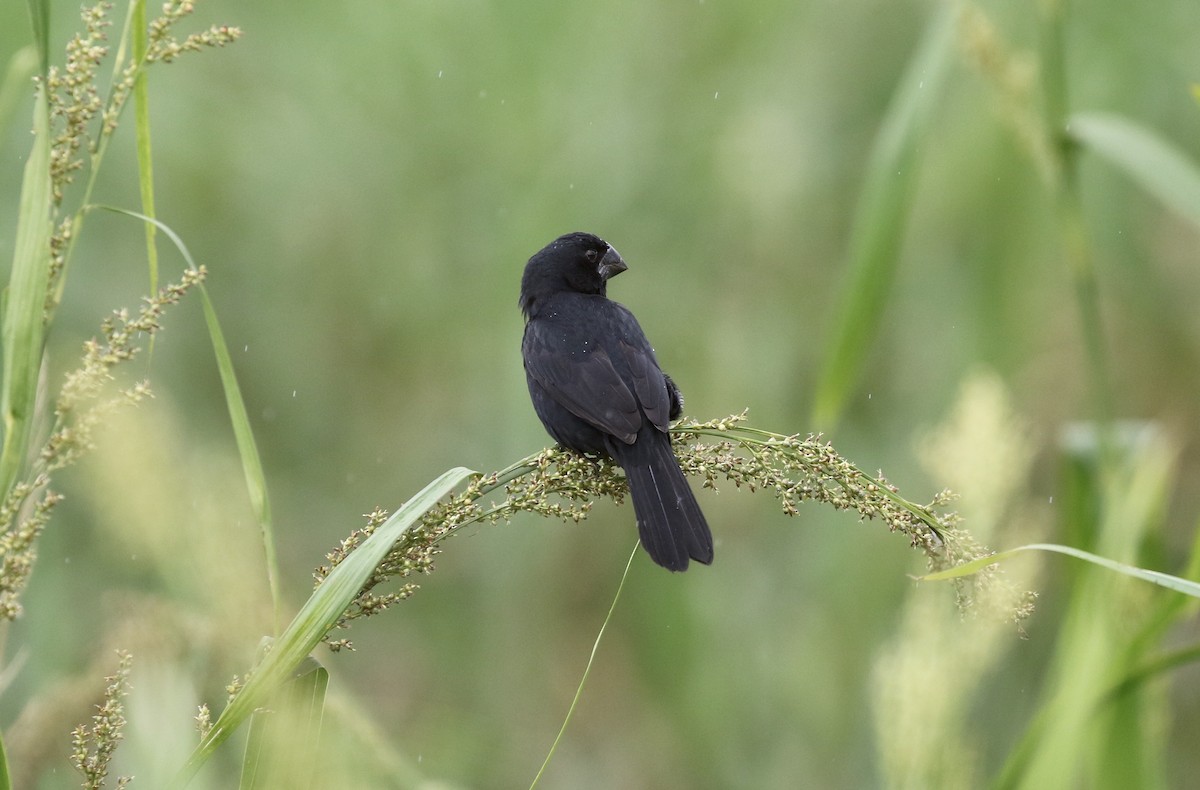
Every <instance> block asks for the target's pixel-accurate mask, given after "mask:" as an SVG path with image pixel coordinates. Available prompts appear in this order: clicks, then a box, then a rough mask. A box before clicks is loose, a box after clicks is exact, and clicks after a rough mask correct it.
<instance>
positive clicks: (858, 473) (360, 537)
mask: <svg viewBox="0 0 1200 790" xmlns="http://www.w3.org/2000/svg"><path fill="white" fill-rule="evenodd" d="M745 420H746V413H745V412H742V413H741V414H736V415H732V416H730V417H725V418H722V419H718V420H711V421H709V422H682V423H680V424H679V425H677V426H676V427H675V428H673V429H672V433H673V434H674V438H675V452H676V455H678V457H679V462H680V465H681V466H682V467H683V470H684V471H685V472H686V473H688V474H690V475H693V476H696V477H699V478H701V479H702V480H703V485H704V487H705V488H712V489H714V490H715V489H716V488H717V485H718V483H719V482H720V481H722V480H724V481H728V482H732V483H733V484H734V486H735V487H737V488H746V489H748V490H750V491H768V492H771V493H772V494H774V496H775V497H776V498H778V499H779V501H780V505H781V507H782V509H783V512H784V513H785V514H786V515H789V516H794V515H797V514H798V513H799V509H798V507H797V505H798V504H799V503H800V502H802V501H805V500H814V501H816V502H822V503H824V504H827V505H831V506H833V507H834V508H836V509H838V510H853V511H855V512H857V513H858V515H859V518H860V519H861V520H878V521H881V522H883V524H884V525H886V526H887V528H888V529H889V530H891V531H893V532H900V533H903V534H904V535H905V536H906V537H907V538H908V539H909V542H910V544H911V545H912V546H913V547H914V548H917V549H920V550H921V551H922V552H923V553H924V554H925V556H926V559H927V562H928V565H929V568H930V570H931V571H940V570H944V569H947V568H951V567H954V566H956V565H961V564H962V563H964V562H970V561H972V560H976V559H979V558H981V557H987V556H989V555H990V553H991V552H990V551H989V550H988V549H986V548H985V547H983V546H981V545H980V544H979V543H978V542H976V541H975V540H974V539H973V538H972V537H971V536H970V535H969V534H968V533H967V532H966V531H964V530H963V529H961V528H960V526H959V524H958V521H959V520H958V517H957V515H956V514H954V513H953V512H947V511H944V510H943V508H944V506H945V505H946V504H947V503H948V502H949V501H951V500H952V499H953V495H952V494H950V492H942V493H940V494H938V495H937V496H936V497H934V499H933V501H931V502H930V503H929V504H927V505H920V504H917V503H915V502H912V501H910V500H908V499H906V498H905V497H903V496H901V495H900V493H899V491H898V490H897V489H896V487H895V486H893V485H891V484H890V483H888V482H887V480H886V479H884V477H883V476H882V475H869V474H867V473H865V472H863V471H862V470H861V469H859V468H858V467H857V466H855V465H854V464H852V463H850V462H849V461H847V460H846V459H845V458H843V457H842V456H841V455H839V454H838V453H837V451H836V450H834V449H833V446H832V445H831V444H829V443H828V442H825V441H823V440H822V439H821V438H820V437H819V436H808V437H806V438H801V437H800V436H798V435H785V434H778V433H772V432H770V431H764V430H760V429H757V428H751V427H749V426H747V425H744V424H743V423H744V422H745ZM710 438H711V439H716V441H714V442H708V441H704V440H706V439H710ZM625 495H626V486H625V478H624V475H623V474H622V473H621V471H620V468H619V467H617V466H616V465H614V464H613V463H612V462H611V461H609V460H607V459H598V458H590V457H587V456H583V455H579V454H578V453H574V452H570V451H566V450H562V449H558V448H547V449H545V450H542V451H541V452H539V453H535V454H534V455H530V456H527V457H526V458H522V459H521V460H520V461H517V462H516V463H514V464H512V465H510V466H508V467H506V468H505V469H502V470H500V471H498V472H493V473H490V474H486V475H479V476H477V477H475V478H473V479H472V481H471V482H470V484H469V485H468V486H467V488H466V489H465V490H464V491H462V492H461V493H459V494H455V495H453V496H452V497H450V498H449V499H447V500H445V501H443V502H441V503H439V504H438V505H436V506H435V507H433V508H432V509H430V510H429V511H428V512H427V513H425V515H424V516H423V517H422V519H421V521H420V523H419V524H418V525H416V526H415V527H414V528H413V529H411V530H409V531H408V532H406V533H405V534H404V535H403V536H402V538H401V540H400V541H398V542H397V543H396V544H395V545H394V546H393V547H392V549H391V551H390V552H389V553H388V554H387V556H386V557H384V559H383V561H382V562H380V563H379V564H378V565H377V566H376V568H375V571H374V573H373V574H372V575H371V576H370V577H369V578H368V579H367V581H366V582H365V583H364V585H363V587H362V590H361V591H360V592H359V594H358V596H357V597H356V598H355V599H354V600H353V601H352V602H351V604H350V605H349V606H348V607H347V608H346V611H345V613H344V614H343V615H342V617H341V618H340V619H339V620H338V621H337V623H336V624H335V630H344V629H346V628H347V627H349V625H350V623H351V622H352V621H354V620H357V619H359V618H361V617H366V616H370V615H372V614H377V613H378V612H381V611H383V610H385V609H387V608H388V607H390V606H392V605H393V604H395V603H397V602H399V601H401V600H404V599H405V598H407V597H409V596H410V595H412V594H413V593H414V592H415V591H416V590H417V587H418V585H417V583H416V582H415V581H413V578H414V575H415V574H424V573H429V572H431V571H432V570H433V568H434V557H435V556H436V555H437V554H438V553H439V552H440V551H441V548H440V546H441V543H442V541H444V540H445V539H446V538H447V537H449V536H450V535H452V534H454V533H455V532H457V531H458V530H460V529H462V528H463V527H466V526H470V525H472V524H479V523H491V524H495V523H498V522H500V521H502V520H503V521H506V522H507V521H509V520H510V519H511V518H512V517H513V516H515V515H516V514H518V513H522V512H527V513H536V514H539V515H542V516H546V517H552V518H558V519H562V520H564V521H574V522H578V521H581V520H583V519H584V518H586V517H587V514H588V512H589V511H590V510H591V508H592V503H593V502H594V501H595V500H596V499H599V498H605V497H607V498H611V499H612V500H613V501H615V502H617V503H621V502H622V501H623V500H624V498H625ZM387 515H388V514H387V513H386V512H385V511H383V510H378V509H377V510H376V511H375V512H374V513H371V514H370V515H369V516H368V523H367V525H366V527H364V528H363V529H360V530H356V531H355V532H354V533H352V534H351V535H350V536H349V537H347V538H346V539H345V540H343V541H342V543H341V545H339V546H338V547H337V548H335V549H334V550H333V551H331V552H329V554H328V555H327V558H328V560H329V564H328V565H326V566H322V567H320V568H318V569H317V570H316V572H315V577H316V580H317V586H318V587H319V586H320V584H321V583H322V581H323V580H324V579H325V578H326V577H327V576H328V575H329V574H330V572H331V571H332V570H333V569H334V568H336V567H337V566H338V565H339V564H340V563H342V562H343V561H344V560H345V559H346V558H347V557H348V556H350V555H351V553H352V552H353V551H354V550H355V549H356V548H357V547H358V546H360V545H362V544H363V542H365V541H366V540H367V539H368V538H369V537H370V536H371V534H372V533H373V532H374V531H375V529H376V528H377V527H378V525H379V524H382V523H383V522H384V520H386V518H387ZM389 582H392V583H393V584H394V585H395V584H398V586H393V587H392V589H391V590H390V591H387V592H382V593H381V592H378V590H380V589H381V588H382V587H383V585H385V584H386V583H389ZM954 583H955V584H956V589H957V597H958V604H959V606H960V607H961V608H962V609H963V610H964V611H971V612H979V611H981V610H984V611H988V612H991V613H993V614H998V615H1000V616H1002V617H1005V618H1007V619H1010V620H1012V621H1013V622H1020V621H1021V620H1023V619H1025V618H1026V617H1028V616H1029V614H1030V613H1031V612H1032V610H1033V599H1034V595H1033V594H1032V593H1029V592H1024V591H1020V590H1017V589H1016V588H1015V587H1014V586H1013V585H1012V583H1011V582H1010V581H1009V580H1008V579H1007V577H1006V576H1005V575H1004V574H1003V572H1002V571H1001V570H1000V569H999V568H998V567H988V568H987V569H985V570H984V571H982V572H980V573H978V574H975V575H973V576H971V577H969V578H959V579H956V580H955V582H954ZM331 636H332V634H331V635H330V636H327V637H326V642H327V643H328V644H329V646H330V647H331V648H332V649H334V650H340V649H342V648H347V649H352V648H353V645H352V643H351V642H350V640H348V639H344V638H339V639H333V638H331Z"/></svg>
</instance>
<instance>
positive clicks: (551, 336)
mask: <svg viewBox="0 0 1200 790" xmlns="http://www.w3.org/2000/svg"><path fill="white" fill-rule="evenodd" d="M605 346H606V344H604V343H601V342H598V341H597V339H596V333H590V332H586V331H583V330H580V329H578V328H574V327H571V326H568V325H565V324H561V323H558V322H550V321H544V320H534V321H530V322H529V323H528V324H527V325H526V327H525V338H524V341H523V342H522V352H523V355H524V357H525V370H526V372H528V374H529V375H530V377H531V378H532V379H533V380H534V381H536V382H537V383H538V384H540V385H541V386H542V388H543V389H545V390H546V392H547V393H548V394H549V395H550V397H552V398H553V399H554V400H555V401H557V402H558V403H559V404H560V405H562V406H563V407H564V408H565V409H567V411H569V412H571V413H572V414H574V415H575V416H576V417H579V418H580V419H582V420H584V421H585V422H587V423H589V424H591V425H593V426H595V427H596V428H598V429H599V430H601V431H603V432H605V433H607V434H610V435H612V436H615V437H616V438H618V439H620V440H621V441H623V442H625V443H626V444H630V443H632V442H633V440H634V439H635V438H636V437H637V432H638V429H639V428H640V427H641V426H642V415H641V411H640V410H639V408H638V398H637V397H635V395H634V391H632V390H630V388H629V386H628V385H627V384H626V383H625V381H624V380H623V379H622V378H621V375H620V374H619V373H618V372H617V370H616V368H615V367H614V366H613V358H612V356H611V355H610V354H609V352H608V350H607V348H606V347H605ZM618 364H621V363H620V361H618Z"/></svg>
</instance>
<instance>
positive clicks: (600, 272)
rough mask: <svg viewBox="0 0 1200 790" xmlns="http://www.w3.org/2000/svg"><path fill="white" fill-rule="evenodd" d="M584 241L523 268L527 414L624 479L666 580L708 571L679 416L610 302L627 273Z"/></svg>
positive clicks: (572, 237) (559, 243) (669, 386)
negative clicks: (616, 468) (699, 566)
mask: <svg viewBox="0 0 1200 790" xmlns="http://www.w3.org/2000/svg"><path fill="white" fill-rule="evenodd" d="M626 268H627V267H626V265H625V262H624V261H623V260H622V259H621V256H620V255H618V254H617V251H616V250H615V249H613V248H612V247H611V246H609V245H608V244H607V243H606V242H604V241H603V240H602V239H600V238H597V237H596V236H593V235H592V234H590V233H569V234H567V235H565V236H560V237H559V238H557V239H555V240H554V241H552V242H551V243H550V244H548V245H547V246H546V247H544V248H543V249H542V250H540V251H539V252H538V253H537V254H535V255H534V256H533V257H532V258H530V259H529V263H528V264H526V266H525V274H524V276H523V277H522V278H521V299H520V306H521V311H522V312H523V313H524V314H525V319H526V323H525V336H524V339H523V341H522V344H521V351H522V355H523V357H524V360H525V377H526V380H527V381H528V384H529V395H530V397H531V398H532V399H533V408H534V411H536V412H537V415H538V417H539V418H541V421H542V424H543V425H545V426H546V430H547V431H548V432H549V433H550V435H551V436H552V437H553V438H554V439H555V440H556V441H558V442H559V443H560V444H562V445H564V446H566V447H569V448H571V449H572V450H577V451H579V452H584V453H595V454H599V455H604V456H608V457H610V458H612V459H613V460H614V461H616V462H617V463H618V464H619V465H620V466H621V467H622V468H623V469H624V470H625V476H626V479H627V480H628V482H629V494H630V497H631V498H632V499H633V508H634V513H635V514H636V516H637V523H638V533H639V535H640V536H641V539H642V545H643V546H645V548H646V551H647V552H648V553H649V554H650V557H651V558H652V559H653V560H654V561H655V562H657V563H658V564H659V565H661V566H663V567H664V568H667V569H669V570H672V571H684V570H687V567H688V562H689V559H692V560H696V561H698V562H702V563H705V564H708V563H710V562H712V558H713V544H712V533H711V532H710V531H709V528H708V522H707V521H705V519H704V514H703V513H702V512H701V511H700V506H699V504H697V502H696V497H695V495H694V494H693V493H692V490H691V488H690V487H689V486H688V482H687V478H686V477H685V476H684V474H683V471H682V470H681V469H680V468H679V462H678V460H676V458H675V453H674V452H673V451H672V449H671V440H670V438H669V436H668V435H667V427H668V426H669V424H670V421H671V420H674V419H677V418H678V417H679V415H680V413H681V412H682V409H683V399H682V397H681V396H680V394H679V389H678V388H677V387H676V386H675V383H674V382H673V381H672V380H671V378H670V377H669V376H667V375H666V374H664V373H663V372H662V370H660V369H659V367H658V360H656V359H655V357H654V349H653V348H651V347H650V343H649V341H647V340H646V336H645V334H643V332H642V328H641V326H639V325H638V322H637V319H636V318H634V317H633V313H631V312H629V310H628V309H626V308H625V307H624V306H623V305H620V304H618V303H616V302H614V301H611V300H610V299H608V298H607V296H606V293H605V290H606V285H607V282H608V280H609V278H611V277H614V276H616V275H618V274H620V273H621V272H623V271H625V269H626Z"/></svg>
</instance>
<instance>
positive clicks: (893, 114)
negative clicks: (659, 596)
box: [813, 3, 957, 430]
mask: <svg viewBox="0 0 1200 790" xmlns="http://www.w3.org/2000/svg"><path fill="white" fill-rule="evenodd" d="M956 8H957V6H956V5H955V4H954V3H942V4H940V8H939V10H938V11H937V13H936V16H935V17H934V18H933V19H932V20H931V21H930V24H929V28H928V29H927V30H926V32H925V36H924V39H923V40H922V41H921V45H920V48H919V49H918V50H917V53H916V55H915V56H914V57H913V60H912V62H911V63H910V64H909V66H908V70H907V71H906V72H905V74H904V77H903V79H902V80H901V83H900V86H899V88H898V89H897V91H896V94H895V96H894V97H893V99H892V102H891V105H890V106H889V107H888V111H887V117H886V118H885V119H884V121H883V126H882V127H881V128H880V130H879V136H878V138H877V139H876V141H875V147H874V149H873V150H872V152H871V160H870V162H869V164H868V167H867V177H866V178H867V180H866V184H865V185H864V187H863V193H862V195H861V197H860V198H859V202H858V208H857V210H856V212H855V216H854V226H853V230H852V231H851V238H850V260H849V270H850V273H849V280H848V282H847V283H846V285H845V289H844V291H843V293H842V297H841V300H840V303H839V306H838V310H837V313H836V315H835V318H834V321H835V325H834V327H833V331H832V333H831V334H830V338H829V343H828V345H827V346H826V348H825V355H824V361H823V362H822V365H821V371H820V375H819V377H818V379H817V385H816V395H815V398H814V402H813V422H814V423H815V427H816V428H817V429H819V430H831V429H832V428H833V427H834V426H835V425H836V424H837V422H838V419H839V418H840V417H841V414H842V411H843V409H844V407H845V403H846V399H847V398H848V397H849V395H850V392H851V390H852V389H853V387H854V385H855V382H856V381H857V379H858V376H859V371H860V370H861V368H862V365H863V362H864V360H865V359H866V356H867V351H868V349H869V348H870V345H871V341H872V340H873V339H874V337H875V335H876V332H877V330H878V328H879V322H880V317H881V316H882V314H883V308H884V304H885V303H886V302H887V297H888V293H889V292H890V290H891V285H892V280H893V278H894V276H895V272H896V267H897V264H898V262H899V259H900V246H901V243H902V241H903V236H904V227H905V224H906V222H907V220H908V214H909V210H910V208H911V206H912V193H913V189H914V186H915V184H916V180H917V168H918V164H919V161H920V157H919V152H920V143H921V141H922V139H923V136H924V132H925V127H926V125H927V123H928V120H929V117H930V116H931V115H932V110H933V108H934V107H935V106H936V103H935V100H936V99H937V98H938V96H939V95H940V94H941V86H942V82H943V78H944V77H945V75H946V73H947V71H948V64H949V63H950V61H951V57H950V55H951V53H952V52H953V51H954V20H955V16H956V13H957V11H956Z"/></svg>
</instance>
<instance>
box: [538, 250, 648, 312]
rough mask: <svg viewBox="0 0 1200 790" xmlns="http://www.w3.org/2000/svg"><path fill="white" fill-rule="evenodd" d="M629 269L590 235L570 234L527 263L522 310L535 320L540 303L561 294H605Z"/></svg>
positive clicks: (617, 256) (619, 258) (616, 255)
mask: <svg viewBox="0 0 1200 790" xmlns="http://www.w3.org/2000/svg"><path fill="white" fill-rule="evenodd" d="M627 268H628V267H627V266H626V265H625V261H623V260H622V259H621V256H620V255H619V254H617V251H616V250H615V249H613V247H612V246H611V245H610V244H608V242H606V241H604V239H601V238H600V237H599V236H593V235H592V234H590V233H568V234H567V235H565V236H559V237H558V238H557V239H555V240H554V241H552V242H550V243H549V244H547V245H546V246H545V247H543V248H542V249H540V250H539V251H538V252H536V253H535V254H534V256H533V257H532V258H530V259H529V263H527V264H525V275H524V276H523V277H522V278H521V299H520V305H521V311H522V312H523V313H525V316H526V318H529V317H532V316H533V315H534V314H535V313H536V312H537V309H538V304H539V302H541V301H543V300H545V299H547V298H549V297H550V296H553V295H554V294H556V293H561V292H564V291H566V292H574V293H582V294H599V295H601V296H603V295H604V291H605V285H606V283H607V282H608V279H609V278H610V277H616V276H617V275H618V274H620V273H621V272H623V271H625V270H626V269H627Z"/></svg>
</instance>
